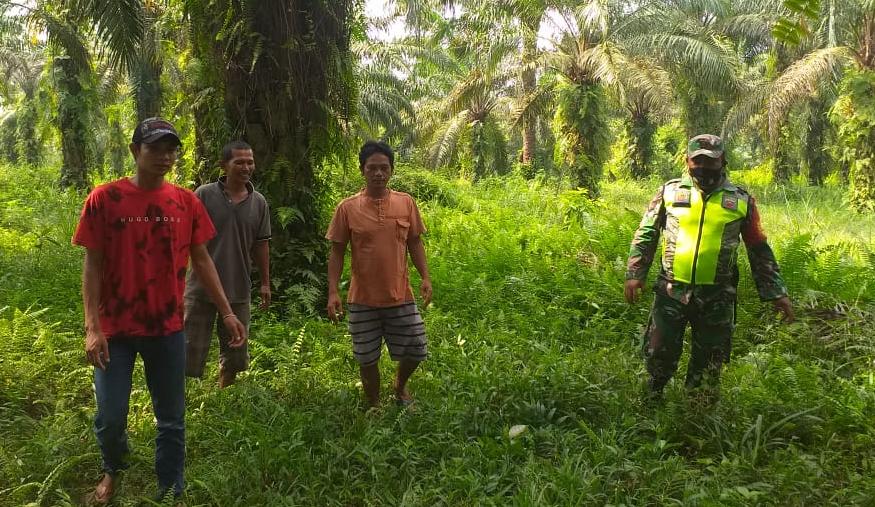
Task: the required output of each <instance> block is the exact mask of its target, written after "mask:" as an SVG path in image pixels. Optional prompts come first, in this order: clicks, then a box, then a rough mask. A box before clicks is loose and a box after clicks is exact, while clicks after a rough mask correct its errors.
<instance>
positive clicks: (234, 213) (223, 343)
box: [185, 141, 270, 387]
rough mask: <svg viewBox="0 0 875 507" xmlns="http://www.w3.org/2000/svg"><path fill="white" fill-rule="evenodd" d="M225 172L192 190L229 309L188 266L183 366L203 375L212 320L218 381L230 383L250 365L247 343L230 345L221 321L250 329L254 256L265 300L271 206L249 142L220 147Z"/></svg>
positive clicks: (265, 300) (192, 374)
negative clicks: (208, 228) (259, 184)
mask: <svg viewBox="0 0 875 507" xmlns="http://www.w3.org/2000/svg"><path fill="white" fill-rule="evenodd" d="M221 162H222V168H223V169H224V172H225V175H224V176H222V177H221V178H219V180H218V181H216V182H215V183H209V184H207V185H201V186H200V187H198V188H197V190H195V195H197V196H198V197H199V198H200V200H201V201H203V203H204V207H206V209H207V212H208V213H209V214H210V218H211V219H212V221H213V224H214V225H215V227H216V236H215V237H214V238H213V239H212V240H211V241H210V242H209V243H207V250H208V251H209V253H210V257H212V259H213V263H214V264H215V265H216V271H218V273H219V278H220V280H221V281H222V287H223V288H224V289H225V294H226V295H227V297H228V301H229V302H230V303H231V308H232V310H233V312H234V313H232V314H230V315H228V316H226V315H219V314H218V312H217V311H216V307H215V305H213V303H212V302H211V301H210V300H209V298H208V296H207V294H206V291H205V290H204V287H203V286H202V284H201V282H200V280H199V279H198V277H197V274H196V273H194V272H193V271H191V270H189V272H188V279H187V281H186V286H185V341H186V367H185V374H186V375H187V376H189V377H201V376H203V372H204V366H205V365H206V361H207V355H208V353H209V350H210V342H211V341H212V336H213V323H214V322H218V323H219V325H217V326H216V328H217V331H218V335H219V386H220V387H227V386H229V385H231V384H233V383H234V380H235V379H236V377H237V373H238V372H241V371H243V370H246V369H247V368H248V367H249V351H248V347H247V344H245V343H244V344H243V346H242V347H237V348H232V347H231V346H230V345H229V344H230V337H229V336H228V333H227V332H226V331H225V328H224V326H222V325H221V322H222V320H223V319H225V318H230V317H231V316H233V315H235V314H236V315H237V318H239V319H240V321H241V322H242V323H243V325H244V326H246V328H247V330H248V329H249V317H250V304H251V295H250V294H251V291H252V278H251V275H250V273H251V269H252V264H253V259H254V261H255V264H256V266H257V268H258V272H259V274H260V275H261V288H260V294H261V308H267V306H268V305H269V304H270V265H269V246H268V245H269V240H270V210H269V208H268V205H267V201H266V200H265V198H264V196H263V195H261V194H260V193H258V192H256V191H255V187H254V186H253V185H252V182H251V181H250V180H251V178H252V174H253V173H254V172H255V159H254V158H253V154H252V147H251V146H249V145H248V144H246V143H244V142H242V141H234V142H230V143H228V144H226V145H225V147H224V148H223V149H222V160H221Z"/></svg>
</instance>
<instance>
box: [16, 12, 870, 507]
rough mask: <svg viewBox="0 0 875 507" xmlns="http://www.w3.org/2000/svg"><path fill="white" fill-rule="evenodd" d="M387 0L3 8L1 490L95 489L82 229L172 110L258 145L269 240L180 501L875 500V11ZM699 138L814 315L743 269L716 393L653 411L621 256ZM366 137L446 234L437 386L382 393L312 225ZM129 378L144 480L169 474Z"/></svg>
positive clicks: (435, 233) (198, 433)
mask: <svg viewBox="0 0 875 507" xmlns="http://www.w3.org/2000/svg"><path fill="white" fill-rule="evenodd" d="M377 4H380V2H376V3H375V2H373V1H370V0H369V1H367V2H362V1H361V0H359V1H352V0H17V1H12V0H0V72H2V75H3V77H4V79H3V80H0V337H2V340H0V505H22V504H35V505H69V504H77V503H79V502H80V501H81V499H82V495H83V494H84V493H85V492H86V491H87V490H88V489H89V488H90V487H91V486H92V485H93V482H94V480H95V479H96V478H97V471H98V469H97V467H98V461H99V456H98V455H97V453H96V450H97V448H96V445H95V443H94V438H93V436H92V434H91V418H92V416H93V405H94V401H93V393H92V387H91V368H90V367H89V366H87V365H86V363H85V361H84V358H83V354H82V340H81V334H82V328H81V323H82V315H81V295H80V289H79V278H80V276H81V251H79V250H78V249H75V248H73V247H71V246H70V244H69V242H70V237H71V235H72V233H73V230H74V228H75V225H76V222H77V218H78V215H77V214H78V210H79V208H80V206H81V203H82V199H83V198H84V192H85V191H87V189H88V188H91V187H93V186H94V185H96V184H98V183H101V182H104V181H107V180H110V179H113V178H117V177H120V176H122V175H126V174H130V172H131V167H132V164H131V159H130V155H129V153H128V147H127V143H128V141H129V139H130V133H131V131H132V129H133V126H134V125H135V124H136V122H137V120H138V119H142V118H144V117H147V116H151V115H155V114H160V115H163V116H165V117H167V118H169V119H171V120H172V121H173V122H174V124H175V125H176V126H177V128H178V130H179V131H180V134H181V137H182V138H183V144H184V151H183V152H182V155H181V158H180V161H179V163H178V166H177V168H176V170H175V171H174V173H173V174H172V175H171V179H172V180H173V181H174V182H176V183H179V184H181V185H185V186H189V187H193V186H195V185H196V184H198V183H202V182H204V181H208V180H210V179H212V178H214V177H215V176H217V174H218V167H217V163H216V162H217V158H218V155H219V149H220V147H221V146H222V145H223V144H224V143H225V142H226V141H228V140H230V139H232V138H243V139H245V140H247V141H249V142H250V143H251V144H252V145H253V146H254V148H255V158H256V161H257V165H258V172H257V180H256V183H257V185H258V187H259V189H260V190H262V191H263V192H264V194H265V195H266V196H267V197H268V200H269V201H270V204H271V209H272V213H273V216H272V224H273V227H274V231H275V234H274V239H273V241H272V245H271V246H272V251H273V254H274V256H273V266H274V270H273V272H274V283H275V287H274V289H275V294H276V296H277V297H276V301H275V303H274V305H273V306H272V308H271V310H270V311H269V312H260V313H257V314H256V317H255V321H254V325H253V336H254V337H255V338H254V339H253V342H252V349H251V350H252V352H253V364H252V369H251V371H249V372H248V373H246V374H244V375H243V377H242V379H241V382H240V383H239V385H237V386H235V387H234V388H232V389H229V390H225V391H219V390H217V389H216V388H215V386H214V385H213V384H214V382H213V380H214V377H215V372H214V371H213V372H211V375H212V377H210V376H208V379H207V380H204V381H202V382H190V383H189V384H188V388H187V389H188V407H189V410H188V413H187V418H188V419H187V420H188V444H189V447H188V449H189V455H188V456H189V457H188V466H189V468H188V474H187V478H188V481H189V482H188V490H187V493H186V495H187V500H188V501H190V503H191V504H195V505H202V504H209V505H301V504H303V505H361V504H377V505H382V504H387V505H400V504H404V505H435V504H438V505H440V504H446V505H469V504H470V505H476V504H495V505H504V504H519V505H545V504H556V505H602V504H613V505H619V504H626V505H644V504H653V505H663V504H692V505H751V504H766V505H787V504H791V505H801V504H817V505H819V504H840V505H847V504H859V505H867V504H873V503H875V480H873V477H875V424H873V421H875V341H873V338H872V328H873V324H875V318H873V315H875V313H873V312H875V239H873V238H875V235H873V231H875V219H873V211H875V152H873V149H875V148H873V147H875V2H873V0H842V1H839V0H787V1H783V2H778V1H773V0H656V1H652V2H639V1H632V0H579V1H571V0H495V1H490V2H475V1H468V0H395V1H390V2H385V3H383V5H382V8H379V6H378V5H377ZM375 7H376V8H375ZM365 11H366V12H367V15H365V14H364V12H365ZM705 130H707V131H709V132H713V133H718V134H721V135H723V136H724V138H726V140H727V146H728V152H727V157H728V161H729V167H730V169H731V171H732V174H733V180H734V181H736V182H737V183H740V184H742V185H743V186H745V187H746V188H747V189H749V190H751V191H752V192H753V194H754V195H755V196H756V197H757V200H758V203H760V205H761V207H762V211H763V218H764V224H765V227H766V229H767V232H769V233H770V237H771V240H772V241H771V242H772V245H773V247H774V248H775V251H776V253H777V256H778V260H779V261H780V263H781V266H782V269H783V273H784V274H785V278H786V280H787V282H788V285H789V288H790V292H791V295H792V297H793V300H794V303H795V305H796V307H797V313H798V315H799V317H800V318H799V321H798V322H797V323H795V324H793V325H791V326H784V325H780V324H779V323H778V322H777V321H776V320H775V319H774V316H773V315H772V312H771V310H770V308H769V307H768V306H764V305H762V304H760V303H759V302H758V301H756V294H755V291H754V288H753V286H752V283H751V281H750V277H749V273H748V271H747V267H746V266H745V263H746V261H745V260H744V259H742V261H741V263H742V274H743V275H742V281H741V288H740V294H741V297H740V303H739V307H738V317H739V322H738V323H739V326H738V332H737V333H736V341H735V343H734V344H733V359H732V362H731V364H730V365H729V367H728V369H727V371H726V375H725V378H724V382H723V390H722V399H721V401H720V402H719V403H718V404H717V405H716V406H715V407H706V406H703V405H700V404H698V403H697V401H696V400H695V399H690V398H688V397H686V396H685V394H684V393H683V392H682V390H681V389H680V387H679V386H674V385H672V386H671V387H670V389H669V393H668V397H667V401H666V403H665V404H664V405H662V406H658V407H654V406H650V405H646V404H644V403H643V402H642V401H641V399H640V393H641V389H642V385H641V381H642V375H643V367H642V365H641V360H640V357H639V350H638V343H637V340H638V337H639V336H640V334H641V332H642V329H643V326H644V324H645V321H646V316H647V311H648V308H647V306H646V305H639V306H629V305H626V304H625V303H623V302H622V301H621V294H620V291H621V286H622V281H623V280H622V278H623V270H624V262H625V256H626V254H627V252H628V246H629V240H630V238H631V235H632V232H633V230H634V228H635V226H636V225H637V222H638V220H639V219H640V213H641V210H642V209H643V206H644V205H645V203H646V202H647V200H648V199H649V198H650V194H651V192H652V191H653V190H654V189H655V188H656V186H657V185H658V184H659V182H660V181H663V180H664V179H666V178H670V177H675V176H677V175H678V171H679V170H680V168H681V167H682V166H683V163H684V156H685V149H686V141H687V139H688V138H689V137H690V136H691V135H694V134H699V133H702V131H705ZM366 138H384V139H387V140H388V141H389V142H390V143H391V144H392V145H393V146H394V147H396V148H397V150H398V159H397V160H398V163H399V167H398V170H397V174H396V176H395V178H394V180H393V186H394V188H396V189H398V190H403V191H406V192H409V193H410V194H412V195H413V196H414V197H415V198H416V199H417V200H418V202H420V205H421V208H422V210H423V214H424V218H425V221H426V224H427V226H428V227H429V231H430V232H429V234H428V237H427V239H426V250H427V252H428V256H429V260H430V265H431V271H432V278H433V282H434V287H435V292H436V298H435V302H434V304H433V305H432V306H431V307H430V308H428V309H426V310H425V319H426V323H427V327H428V332H429V336H430V351H431V358H430V360H429V362H428V363H427V366H425V367H424V369H423V371H422V372H421V373H419V374H417V376H416V377H414V380H413V384H412V386H411V387H412V389H413V391H414V394H415V396H416V397H417V400H418V401H417V409H416V411H406V410H399V409H395V408H389V407H388V406H387V407H386V408H385V409H384V410H383V411H382V412H380V413H378V414H376V415H365V414H364V413H363V412H362V411H360V410H359V408H360V401H359V396H360V389H359V387H358V386H357V385H356V365H355V364H354V362H353V359H352V356H351V353H350V345H349V337H348V336H347V335H346V332H345V329H344V328H343V327H341V326H334V325H332V324H330V323H328V322H327V321H326V320H325V319H324V318H323V315H322V307H323V306H324V303H325V294H324V292H325V273H324V265H325V256H326V248H325V242H324V241H323V240H322V238H321V233H322V232H324V230H325V228H326V226H327V220H328V217H329V216H330V213H331V211H332V209H333V207H334V205H335V204H336V203H337V202H338V201H339V200H340V199H341V198H342V197H345V196H347V195H349V194H350V193H352V192H354V191H356V190H357V189H359V188H360V186H361V180H360V178H358V175H357V161H356V160H355V157H354V154H355V151H356V148H357V146H358V145H359V144H360V142H361V141H362V140H364V139H366ZM414 285H416V282H415V281H414ZM210 364H214V361H211V363H210ZM381 367H382V368H383V369H384V370H385V371H384V373H388V372H389V370H390V368H391V365H390V363H389V361H388V360H384V363H382V365H381ZM136 375H137V379H136V381H135V385H136V386H140V387H139V388H137V389H135V392H134V394H133V398H132V404H131V407H132V410H131V418H130V429H131V438H132V441H133V444H134V456H133V462H134V466H133V468H132V470H131V471H130V472H128V473H127V474H126V478H125V482H124V486H123V489H122V492H121V503H122V504H124V505H127V504H133V502H136V501H138V500H139V499H138V498H137V497H138V495H140V494H147V493H149V492H151V490H150V489H149V488H150V487H151V486H152V482H153V480H154V479H153V477H152V473H151V459H152V458H151V451H150V449H151V448H152V444H151V440H152V439H153V438H154V424H153V416H152V412H151V407H150V403H149V399H148V394H147V392H146V390H145V388H144V387H143V386H144V384H143V381H142V371H141V370H138V371H137V372H136ZM386 378H388V375H386ZM511 428H513V431H512V432H511V431H510V430H511ZM521 429H522V433H519V431H520V430H521Z"/></svg>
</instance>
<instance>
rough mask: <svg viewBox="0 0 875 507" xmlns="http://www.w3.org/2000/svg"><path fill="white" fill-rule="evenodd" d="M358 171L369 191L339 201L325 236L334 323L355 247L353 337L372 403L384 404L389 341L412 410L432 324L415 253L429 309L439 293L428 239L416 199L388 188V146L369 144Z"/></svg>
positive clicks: (400, 394)
mask: <svg viewBox="0 0 875 507" xmlns="http://www.w3.org/2000/svg"><path fill="white" fill-rule="evenodd" d="M359 165H360V168H361V171H362V176H364V178H365V181H366V182H367V186H366V187H365V189H364V190H362V191H361V192H359V193H358V194H356V195H354V196H352V197H349V198H347V199H344V200H343V202H341V203H340V205H339V206H338V207H337V209H336V210H335V212H334V217H333V218H332V219H331V225H330V226H329V227H328V233H327V234H326V235H325V237H326V238H327V239H329V240H331V254H330V257H329V259H328V317H329V318H331V320H334V321H336V320H337V319H338V316H339V315H340V314H342V313H343V311H342V310H343V305H342V304H341V302H340V294H339V290H338V284H339V283H340V274H341V272H342V271H343V257H344V255H345V254H346V245H347V244H349V243H351V244H352V270H351V271H352V281H351V282H350V286H349V296H348V298H347V302H348V303H349V332H350V334H351V335H352V350H353V356H355V358H356V360H357V361H358V363H359V365H360V373H361V379H362V388H363V389H364V392H365V397H366V398H367V402H368V404H369V405H370V406H371V407H377V406H379V403H380V369H379V365H378V362H379V360H380V354H381V350H382V347H383V339H385V341H386V345H387V346H388V348H389V355H391V356H392V359H393V360H395V361H398V372H397V373H396V375H395V382H394V383H393V386H392V388H393V390H394V391H395V398H396V401H397V402H398V404H399V405H404V406H406V405H409V404H410V403H412V402H413V398H412V397H411V396H410V393H408V392H407V380H408V379H409V378H410V376H411V375H412V374H413V372H414V370H416V367H417V366H419V363H420V362H421V361H423V360H424V359H425V358H426V355H427V345H428V344H427V341H426V334H425V325H424V324H423V322H422V317H421V316H420V314H419V309H418V308H417V307H416V302H415V301H414V299H413V291H412V290H411V288H410V282H409V280H408V273H407V253H408V252H409V253H410V258H411V259H412V260H413V265H414V266H415V267H416V270H417V271H419V275H420V276H421V277H422V285H421V286H420V295H421V296H422V304H423V305H424V306H428V303H429V301H431V292H432V290H431V279H430V278H429V275H428V264H427V263H426V259H425V249H424V248H423V245H422V238H421V235H422V233H424V232H425V226H424V225H423V223H422V218H420V216H419V210H418V209H417V208H416V203H415V202H414V201H413V198H412V197H410V196H409V195H407V194H405V193H403V192H395V191H394V190H390V189H389V188H388V187H387V184H388V183H389V178H391V177H392V172H393V170H394V167H395V165H394V153H393V152H392V148H390V147H389V145H387V144H386V143H384V142H377V141H368V142H367V143H365V144H364V146H362V148H361V151H360V152H359Z"/></svg>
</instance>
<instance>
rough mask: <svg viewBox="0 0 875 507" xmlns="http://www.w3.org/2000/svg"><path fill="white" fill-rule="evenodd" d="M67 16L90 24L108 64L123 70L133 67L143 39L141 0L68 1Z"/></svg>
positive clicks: (143, 26)
mask: <svg viewBox="0 0 875 507" xmlns="http://www.w3.org/2000/svg"><path fill="white" fill-rule="evenodd" d="M67 3H68V6H69V9H70V11H71V12H77V13H80V14H81V15H82V16H84V17H87V19H89V20H91V21H92V22H93V23H94V31H95V34H96V35H97V37H98V39H99V40H100V42H101V43H102V44H105V46H106V48H107V50H108V53H109V58H110V61H111V62H112V63H113V64H120V65H122V66H124V67H125V68H131V66H133V65H134V63H135V59H136V55H137V54H139V53H140V51H139V49H140V45H141V43H142V42H143V39H144V36H145V31H146V30H145V27H146V24H145V19H144V18H145V12H144V5H143V0H68V1H67Z"/></svg>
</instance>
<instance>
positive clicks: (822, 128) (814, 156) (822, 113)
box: [803, 99, 833, 185]
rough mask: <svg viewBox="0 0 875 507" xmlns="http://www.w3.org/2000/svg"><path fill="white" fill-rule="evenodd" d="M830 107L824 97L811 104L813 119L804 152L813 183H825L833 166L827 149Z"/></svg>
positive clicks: (809, 126)
mask: <svg viewBox="0 0 875 507" xmlns="http://www.w3.org/2000/svg"><path fill="white" fill-rule="evenodd" d="M828 108H829V104H827V103H826V102H825V101H823V100H822V99H820V100H817V101H816V102H814V103H812V104H811V120H810V122H809V123H808V133H807V135H806V136H805V137H806V139H805V141H806V142H805V146H804V148H803V152H804V156H805V162H806V165H807V166H808V182H809V183H810V184H812V185H821V184H823V180H824V178H825V177H826V175H827V174H829V171H830V169H832V166H833V161H832V157H830V156H829V153H828V152H827V151H826V149H825V147H826V137H827V134H828V132H829V119H828V118H827V115H826V111H827V109H828Z"/></svg>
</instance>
